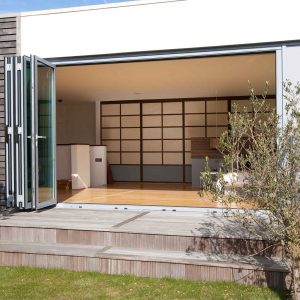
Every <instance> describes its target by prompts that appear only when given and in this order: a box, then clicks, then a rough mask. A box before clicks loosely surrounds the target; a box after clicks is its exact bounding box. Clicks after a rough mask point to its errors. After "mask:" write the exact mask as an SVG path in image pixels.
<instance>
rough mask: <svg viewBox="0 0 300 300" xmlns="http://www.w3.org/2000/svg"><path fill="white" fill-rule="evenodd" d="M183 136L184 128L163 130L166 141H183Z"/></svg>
mask: <svg viewBox="0 0 300 300" xmlns="http://www.w3.org/2000/svg"><path fill="white" fill-rule="evenodd" d="M182 135H183V132H182V127H177V128H163V137H164V139H181V138H182Z"/></svg>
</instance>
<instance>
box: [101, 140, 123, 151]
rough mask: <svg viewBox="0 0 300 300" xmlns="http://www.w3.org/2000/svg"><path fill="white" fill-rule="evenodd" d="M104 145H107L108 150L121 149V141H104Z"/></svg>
mask: <svg viewBox="0 0 300 300" xmlns="http://www.w3.org/2000/svg"><path fill="white" fill-rule="evenodd" d="M102 145H104V146H107V151H120V141H102Z"/></svg>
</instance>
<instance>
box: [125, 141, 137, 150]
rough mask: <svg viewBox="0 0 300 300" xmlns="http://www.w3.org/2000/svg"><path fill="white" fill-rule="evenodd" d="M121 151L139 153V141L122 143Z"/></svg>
mask: <svg viewBox="0 0 300 300" xmlns="http://www.w3.org/2000/svg"><path fill="white" fill-rule="evenodd" d="M122 151H140V141H122Z"/></svg>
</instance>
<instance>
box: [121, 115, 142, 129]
mask: <svg viewBox="0 0 300 300" xmlns="http://www.w3.org/2000/svg"><path fill="white" fill-rule="evenodd" d="M121 124H122V127H140V117H139V116H129V117H122V121H121Z"/></svg>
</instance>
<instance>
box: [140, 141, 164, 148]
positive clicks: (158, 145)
mask: <svg viewBox="0 0 300 300" xmlns="http://www.w3.org/2000/svg"><path fill="white" fill-rule="evenodd" d="M161 144H162V141H158V140H146V141H143V151H162V145H161Z"/></svg>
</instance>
